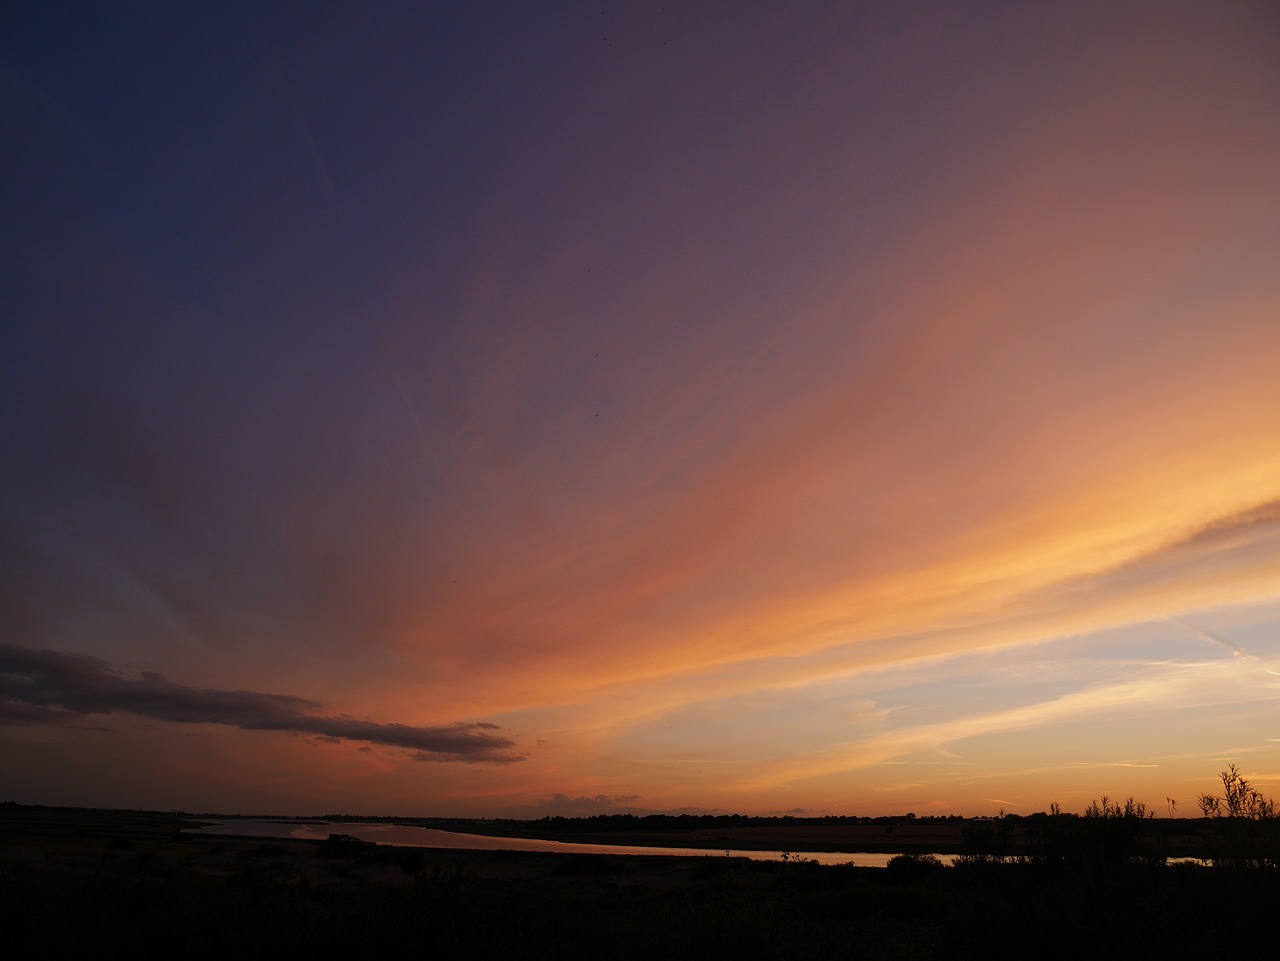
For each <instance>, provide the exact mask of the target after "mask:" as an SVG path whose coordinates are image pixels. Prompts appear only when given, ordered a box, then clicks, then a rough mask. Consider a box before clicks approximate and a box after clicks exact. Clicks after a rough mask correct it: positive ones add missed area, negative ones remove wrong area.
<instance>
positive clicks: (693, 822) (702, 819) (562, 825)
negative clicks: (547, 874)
mask: <svg viewBox="0 0 1280 961" xmlns="http://www.w3.org/2000/svg"><path fill="white" fill-rule="evenodd" d="M965 820H966V819H965V818H963V817H961V816H960V815H958V814H952V815H944V816H939V817H928V816H926V817H917V816H916V815H915V814H896V815H888V816H883V817H858V816H856V815H824V816H820V817H796V816H794V815H790V814H783V815H774V816H769V815H766V816H755V815H747V814H593V815H590V816H587V817H567V816H564V815H559V814H551V815H547V816H546V817H542V818H536V819H533V820H515V819H505V818H503V819H496V820H490V821H488V822H487V823H489V824H504V825H511V826H524V825H536V826H537V827H538V828H539V829H542V830H546V829H553V830H560V831H573V832H578V831H583V832H593V831H594V832H603V831H609V832H619V833H630V832H673V833H674V832H680V831H701V830H709V829H716V828H721V829H723V828H742V827H773V826H804V825H840V824H885V825H894V824H902V823H907V822H919V823H927V822H930V821H934V822H962V821H965Z"/></svg>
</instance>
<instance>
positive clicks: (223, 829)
mask: <svg viewBox="0 0 1280 961" xmlns="http://www.w3.org/2000/svg"><path fill="white" fill-rule="evenodd" d="M187 831H188V832H189V833H192V834H221V835H235V836H239V837H255V838H257V837H262V838H298V839H300V840H305V841H323V840H325V839H326V838H327V837H328V836H329V835H330V834H347V835H350V836H351V837H355V838H359V839H360V840H362V841H373V842H375V843H377V844H395V845H399V846H401V847H412V848H451V849H454V850H467V851H543V852H551V853H555V854H659V855H668V856H672V857H695V858H700V857H724V856H726V855H730V856H732V857H738V858H751V859H752V860H754V861H781V860H782V859H783V858H784V857H786V858H790V859H798V858H803V859H804V860H807V861H817V862H818V863H819V864H848V863H850V862H852V863H854V864H856V865H858V866H860V867H873V868H877V867H878V868H882V867H884V866H885V865H886V864H888V863H889V859H890V858H892V857H895V855H894V854H884V853H871V852H854V853H849V852H844V851H799V852H785V851H720V850H716V849H715V848H680V847H657V846H652V847H651V846H645V845H637V844H584V843H582V842H580V841H548V840H545V839H543V838H509V837H490V836H488V835H484V834H462V833H459V832H457V831H441V830H438V829H436V828H422V827H412V826H409V825H403V824H383V823H380V822H367V821H273V820H269V819H263V820H249V819H240V818H225V819H223V818H219V819H213V820H211V821H210V822H209V823H206V824H204V825H203V826H202V827H198V828H188V829H187ZM935 856H936V857H939V858H941V859H942V860H943V862H945V863H947V864H950V863H951V861H952V856H951V855H949V854H939V855H935Z"/></svg>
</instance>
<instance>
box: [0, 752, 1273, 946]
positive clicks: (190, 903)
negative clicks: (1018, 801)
mask: <svg viewBox="0 0 1280 961" xmlns="http://www.w3.org/2000/svg"><path fill="white" fill-rule="evenodd" d="M1222 777H1223V794H1222V795H1221V796H1217V795H1214V796H1211V797H1212V799H1213V800H1214V801H1216V802H1217V803H1216V804H1214V803H1212V802H1211V801H1207V800H1205V799H1203V798H1202V799H1201V806H1202V810H1203V811H1205V813H1206V815H1207V816H1206V817H1205V818H1202V819H1181V820H1178V821H1174V820H1173V819H1170V818H1161V819H1155V818H1153V817H1152V816H1151V812H1150V811H1149V809H1148V808H1147V807H1146V805H1144V804H1143V803H1142V802H1140V801H1137V800H1135V799H1133V798H1130V799H1128V800H1126V801H1113V800H1112V799H1111V798H1110V797H1109V796H1106V795H1104V796H1102V797H1100V798H1099V799H1098V800H1096V801H1094V802H1092V803H1091V804H1090V805H1089V806H1088V807H1087V808H1086V809H1085V810H1084V811H1083V812H1082V813H1079V814H1068V813H1064V812H1063V811H1062V810H1061V809H1060V807H1059V806H1058V805H1056V804H1055V805H1052V806H1051V807H1050V810H1049V811H1048V812H1042V813H1037V814H1032V815H1017V814H1005V813H1004V812H1001V815H1000V816H999V817H995V818H985V819H971V820H969V821H967V822H963V823H964V824H965V826H966V829H968V834H967V837H966V841H967V843H968V844H969V846H970V847H969V850H967V851H966V852H965V853H964V854H963V855H962V856H961V857H959V858H957V859H956V864H955V866H954V867H947V866H946V865H944V863H943V862H942V861H941V860H939V859H938V858H937V857H934V856H932V855H929V854H919V853H904V854H899V855H898V856H896V857H894V858H892V859H891V860H890V861H889V864H888V867H887V868H886V869H879V868H867V867H859V866H857V865H855V864H852V863H851V864H844V865H837V866H826V865H822V864H819V863H817V862H816V861H814V860H812V859H809V858H806V857H804V856H803V854H800V855H794V854H793V855H789V856H788V857H787V859H786V860H785V861H783V862H768V861H753V860H749V859H747V858H742V857H735V856H726V854H725V853H724V852H723V851H719V852H716V853H715V854H708V855H707V856H704V857H692V858H668V857H645V856H625V857H624V856H618V855H594V854H592V855H584V854H565V855H558V854H543V853H531V852H523V853H522V852H501V851H456V850H450V851H444V850H424V849H416V848H395V847H390V846H386V845H377V844H372V843H369V842H364V841H361V840H359V839H357V838H355V837H354V836H351V835H341V834H336V835H332V836H330V837H329V838H328V839H327V840H325V841H323V842H313V841H299V840H296V839H274V840H272V841H270V842H267V841H264V840H263V839H261V838H243V839H242V838H234V837H218V836H192V835H188V834H183V833H180V832H181V829H182V827H183V826H184V825H183V822H182V821H181V820H180V819H179V818H178V817H176V816H172V815H156V814H148V813H146V812H100V811H73V810H61V809H36V808H21V807H19V806H14V805H0V930H3V931H4V932H5V942H4V943H5V947H6V956H13V957H24V958H25V957H81V956H83V957H93V958H105V959H111V958H130V959H132V958H138V957H166V958H175V959H183V958H192V959H213V958H226V957H271V958H273V959H282V961H283V959H294V958H296V959H304V958H305V959H307V961H312V959H314V958H316V957H378V958H385V959H397V958H414V959H418V958H422V957H433V956H439V957H446V958H449V959H450V961H466V959H472V958H494V957H502V958H511V959H538V961H540V959H553V958H554V959H562V958H577V957H590V958H593V959H596V958H599V959H606V961H608V959H616V961H632V959H642V958H643V959H645V961H650V959H652V958H653V957H655V956H662V955H666V956H670V957H698V958H706V959H712V961H714V959H717V958H732V959H734V961H742V959H753V958H778V959H781V958H791V957H797V956H800V957H804V956H808V957H821V958H867V959H895V958H917V959H931V958H948V959H950V958H961V959H963V958H983V959H996V961H998V959H1003V958H1010V959H1012V958H1015V957H1016V958H1018V959H1022V958H1026V957H1036V958H1046V959H1059V958H1063V959H1065V958H1080V957H1123V956H1132V957H1167V958H1200V957H1205V956H1210V955H1216V954H1218V953H1220V952H1221V948H1222V945H1223V944H1230V945H1231V949H1232V951H1233V952H1234V953H1240V954H1241V955H1242V956H1248V955H1250V954H1254V953H1256V954H1257V955H1258V956H1265V955H1266V953H1267V952H1269V951H1271V950H1272V949H1273V948H1274V945H1273V944H1271V939H1272V934H1271V931H1270V929H1269V927H1268V926H1267V925H1266V923H1265V918H1267V917H1270V914H1271V912H1272V911H1273V910H1274V905H1275V904H1276V903H1277V899H1280V871H1276V870H1271V869H1274V868H1275V867H1276V859H1275V857H1274V848H1270V849H1268V848H1266V847H1265V843H1264V842H1265V840H1266V838H1267V837H1274V836H1273V835H1267V834H1266V833H1265V832H1266V831H1267V829H1269V828H1271V827H1272V826H1274V825H1275V824H1277V823H1280V817H1277V816H1276V813H1275V807H1274V805H1273V804H1272V802H1271V801H1270V800H1269V799H1267V798H1264V797H1262V796H1261V795H1260V794H1259V793H1258V792H1257V791H1256V790H1255V789H1254V788H1253V787H1252V786H1251V785H1250V784H1249V782H1248V780H1247V779H1246V778H1244V777H1243V776H1241V775H1240V773H1239V772H1238V771H1237V770H1236V769H1235V768H1234V767H1232V768H1230V769H1228V770H1227V771H1226V772H1223V775H1222ZM1166 802H1168V799H1166ZM1170 810H1172V807H1171V806H1170ZM855 820H856V819H855ZM921 820H923V819H921ZM903 824H904V822H903V821H902V820H898V821H896V822H893V825H892V826H896V827H897V828H898V831H897V832H896V833H897V835H898V836H901V835H902V833H903V832H904V831H905V830H906V828H905V827H903ZM884 826H889V825H881V826H879V827H877V829H876V831H875V832H872V833H879V832H880V831H881V829H882V828H883V827H884ZM957 827H958V825H957ZM1236 828H1239V829H1240V832H1239V833H1238V834H1237V833H1233V832H1234V831H1235V829H1236ZM1166 829H1169V830H1175V829H1176V830H1177V831H1179V832H1182V834H1183V835H1194V836H1193V837H1192V841H1191V843H1193V845H1194V844H1204V845H1205V847H1204V848H1203V849H1200V848H1195V849H1196V850H1202V851H1204V852H1210V853H1211V857H1212V861H1213V865H1214V866H1213V867H1210V866H1208V865H1206V864H1202V863H1171V864H1168V865H1166V864H1165V863H1164V857H1163V854H1162V851H1163V847H1164V845H1165V842H1166V841H1167V840H1168V837H1169V836H1170V834H1169V830H1166ZM1196 832H1199V834H1196ZM1268 850H1269V851H1271V852H1272V853H1271V854H1267V853H1266V851H1268ZM854 857H855V860H856V855H855V856H854Z"/></svg>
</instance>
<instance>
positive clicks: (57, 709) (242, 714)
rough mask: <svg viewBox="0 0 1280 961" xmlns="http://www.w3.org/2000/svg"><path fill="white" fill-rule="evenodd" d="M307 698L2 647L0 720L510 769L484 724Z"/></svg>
mask: <svg viewBox="0 0 1280 961" xmlns="http://www.w3.org/2000/svg"><path fill="white" fill-rule="evenodd" d="M322 708H323V705H321V704H320V703H318V702H316V701H312V700H308V699H306V698H301V697H294V696H292V695H288V694H270V693H264V692H261V691H226V690H218V689H216V688H198V687H189V686H187V685H185V684H177V683H174V682H173V681H170V680H169V679H167V678H166V677H164V676H163V675H162V674H157V673H155V672H152V671H144V672H143V673H142V674H141V675H139V676H138V677H136V678H131V677H125V676H123V675H121V674H119V673H117V672H116V671H114V670H112V669H111V667H110V666H109V665H108V664H107V662H106V661H104V660H102V659H100V658H96V657H91V656H89V655H86V654H76V653H69V652H65V651H54V650H35V649H31V648H25V647H18V646H15V645H10V644H4V645H0V721H3V722H8V723H17V724H51V723H52V724H56V723H61V722H66V721H69V720H73V719H75V718H78V717H83V716H85V715H89V714H113V713H116V712H124V713H128V714H134V715H137V716H139V717H147V718H153V719H155V720H160V721H171V722H174V723H178V724H225V725H228V726H231V727H239V728H243V729H244V730H248V731H291V732H294V733H298V734H312V735H316V736H318V737H320V738H323V739H335V740H351V741H365V742H368V743H370V744H382V745H385V746H387V747H398V748H405V749H407V750H410V751H412V752H414V755H413V756H414V757H415V758H416V759H417V760H423V761H462V762H467V763H473V764H474V763H485V764H511V763H514V762H517V761H522V760H524V757H523V755H520V754H518V753H515V752H514V751H513V749H514V747H515V743H514V742H513V741H512V740H510V739H509V738H506V737H503V736H502V735H500V734H498V733H497V731H498V730H499V728H498V725H496V724H491V723H487V722H475V723H457V724H452V725H449V726H446V727H416V726H413V725H409V724H398V723H394V722H393V723H383V722H378V721H362V720H358V719H356V718H352V717H347V716H345V715H329V714H323V713H320V711H321V710H322Z"/></svg>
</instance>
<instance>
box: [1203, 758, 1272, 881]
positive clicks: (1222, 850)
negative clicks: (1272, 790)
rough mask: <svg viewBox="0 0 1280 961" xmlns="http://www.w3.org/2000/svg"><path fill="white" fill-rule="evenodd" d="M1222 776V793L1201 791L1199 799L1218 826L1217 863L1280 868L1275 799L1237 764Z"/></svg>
mask: <svg viewBox="0 0 1280 961" xmlns="http://www.w3.org/2000/svg"><path fill="white" fill-rule="evenodd" d="M1219 777H1220V778H1221V780H1222V794H1221V796H1219V795H1215V794H1201V795H1200V797H1199V798H1197V799H1196V800H1197V803H1198V804H1199V806H1200V811H1201V813H1202V814H1204V816H1205V817H1206V818H1211V819H1212V821H1213V825H1214V828H1215V830H1214V836H1213V839H1212V841H1211V847H1210V856H1211V857H1212V859H1213V863H1214V864H1215V865H1224V866H1231V867H1257V868H1272V869H1274V868H1280V815H1278V814H1277V811H1276V803H1275V801H1273V800H1272V799H1271V798H1268V797H1265V796H1263V794H1262V793H1261V792H1260V791H1258V790H1257V789H1255V788H1254V787H1253V785H1252V784H1250V783H1249V779H1248V778H1246V777H1245V776H1244V775H1243V774H1241V773H1240V771H1239V770H1238V769H1237V768H1236V766H1235V765H1234V764H1232V765H1230V766H1229V767H1228V768H1227V769H1226V770H1225V771H1223V772H1222V773H1221V774H1220V775H1219Z"/></svg>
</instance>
